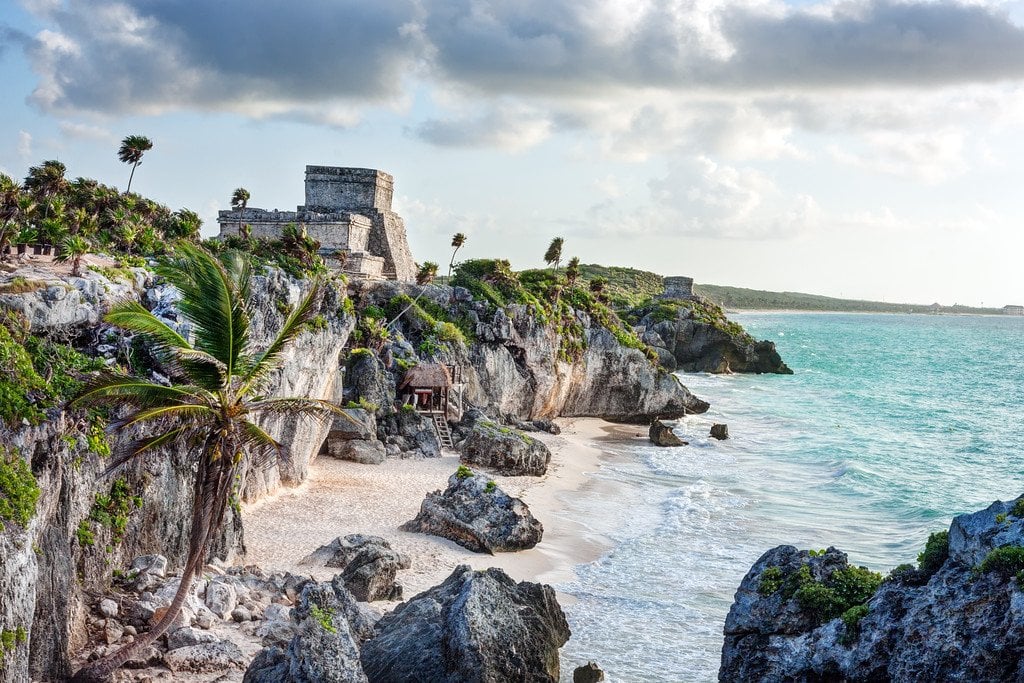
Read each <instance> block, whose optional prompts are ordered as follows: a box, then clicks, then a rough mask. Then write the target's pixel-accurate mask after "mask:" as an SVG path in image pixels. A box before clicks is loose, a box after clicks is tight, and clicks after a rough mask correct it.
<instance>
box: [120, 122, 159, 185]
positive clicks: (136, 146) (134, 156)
mask: <svg viewBox="0 0 1024 683" xmlns="http://www.w3.org/2000/svg"><path fill="white" fill-rule="evenodd" d="M151 149H153V141H152V140H150V139H149V138H147V137H146V136H145V135H129V136H128V137H126V138H125V139H124V140H122V141H121V147H120V148H119V149H118V150H117V158H118V159H120V160H121V161H123V162H124V163H126V164H131V165H132V172H131V175H129V176H128V188H127V189H126V190H125V191H124V193H125V194H128V193H129V192H131V191H132V178H134V177H135V169H136V168H137V167H138V165H139V164H141V163H142V155H143V154H145V153H146V152H148V151H149V150H151Z"/></svg>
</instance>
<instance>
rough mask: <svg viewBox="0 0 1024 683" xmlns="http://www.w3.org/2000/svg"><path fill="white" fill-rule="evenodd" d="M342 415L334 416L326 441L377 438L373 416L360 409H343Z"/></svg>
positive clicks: (375, 420)
mask: <svg viewBox="0 0 1024 683" xmlns="http://www.w3.org/2000/svg"><path fill="white" fill-rule="evenodd" d="M342 412H343V413H344V415H336V416H335V417H334V421H333V422H332V423H331V431H330V432H328V434H327V438H328V439H338V440H340V441H352V440H365V439H376V438H377V419H376V418H375V417H374V414H373V413H371V412H370V411H368V410H364V409H362V408H345V409H344V410H343V411H342Z"/></svg>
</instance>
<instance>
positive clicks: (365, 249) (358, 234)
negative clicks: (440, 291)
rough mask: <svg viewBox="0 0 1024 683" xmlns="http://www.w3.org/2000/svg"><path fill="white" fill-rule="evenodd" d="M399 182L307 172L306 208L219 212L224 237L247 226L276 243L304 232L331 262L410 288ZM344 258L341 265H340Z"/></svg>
mask: <svg viewBox="0 0 1024 683" xmlns="http://www.w3.org/2000/svg"><path fill="white" fill-rule="evenodd" d="M394 184H395V179H394V178H393V177H392V176H391V175H390V174H388V173H384V172H383V171H378V170H376V169H372V168H342V167H337V166H306V203H305V204H304V205H302V206H299V207H298V208H297V210H295V211H278V210H276V209H275V210H273V211H267V210H265V209H256V208H246V209H243V210H242V211H220V212H219V213H218V215H217V222H218V223H220V234H221V236H222V237H223V236H226V235H237V234H238V231H239V227H240V226H248V230H249V233H250V235H251V236H252V237H265V238H271V239H278V238H280V237H281V233H282V231H283V229H284V227H285V226H286V225H288V224H295V225H301V226H304V227H305V229H306V233H307V234H308V235H309V236H310V237H312V238H313V239H315V240H317V241H318V242H320V253H321V255H323V256H325V257H328V262H329V263H330V262H331V261H334V262H335V263H339V264H342V265H341V266H340V267H341V269H342V270H344V271H345V272H346V273H350V274H352V275H354V276H356V277H362V278H367V279H381V278H384V279H388V280H399V281H402V282H412V281H413V280H415V279H416V264H415V262H414V261H413V258H412V252H411V251H410V250H409V242H408V240H407V239H406V235H405V223H404V222H403V221H402V218H401V216H399V215H398V214H397V213H395V212H394V211H392V210H391V198H392V195H393V193H394ZM339 257H341V260H337V259H338V258H339Z"/></svg>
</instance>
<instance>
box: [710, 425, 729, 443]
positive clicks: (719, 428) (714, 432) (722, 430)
mask: <svg viewBox="0 0 1024 683" xmlns="http://www.w3.org/2000/svg"><path fill="white" fill-rule="evenodd" d="M711 438H712V439H718V440H719V441H724V440H725V439H728V438H729V425H724V424H718V423H715V424H713V425H711Z"/></svg>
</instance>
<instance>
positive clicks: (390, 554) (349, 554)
mask: <svg viewBox="0 0 1024 683" xmlns="http://www.w3.org/2000/svg"><path fill="white" fill-rule="evenodd" d="M299 564H300V565H310V566H320V567H334V568H337V569H342V570H343V571H342V574H341V579H342V581H343V582H344V583H345V588H347V589H348V590H349V592H350V593H352V595H353V596H354V597H355V599H356V600H359V601H360V602H373V601H374V600H401V599H402V586H401V585H400V584H398V583H396V582H395V574H396V573H397V571H398V570H399V569H408V568H409V567H410V562H409V558H408V557H407V556H406V555H403V554H402V553H399V552H398V551H396V550H394V549H393V548H392V547H391V544H390V543H388V542H387V541H386V540H384V539H383V538H381V537H380V536H368V535H365V534H350V535H348V536H345V537H339V538H336V539H334V540H333V541H331V542H330V543H329V544H327V545H324V546H320V547H319V548H317V549H316V550H314V551H313V552H312V553H310V554H309V555H307V556H306V557H304V558H303V559H302V560H301V561H300V562H299Z"/></svg>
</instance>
